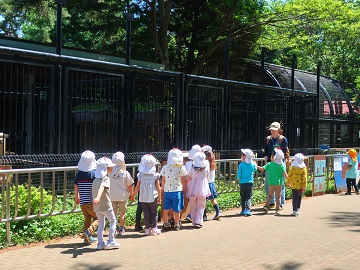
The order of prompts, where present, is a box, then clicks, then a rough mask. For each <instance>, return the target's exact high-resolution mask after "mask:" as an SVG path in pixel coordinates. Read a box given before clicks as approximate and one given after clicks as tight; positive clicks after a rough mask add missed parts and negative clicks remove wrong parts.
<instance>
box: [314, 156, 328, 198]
mask: <svg viewBox="0 0 360 270" xmlns="http://www.w3.org/2000/svg"><path fill="white" fill-rule="evenodd" d="M325 173H326V156H325V155H318V156H314V183H313V195H323V194H324V193H325Z"/></svg>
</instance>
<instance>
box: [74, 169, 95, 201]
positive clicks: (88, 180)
mask: <svg viewBox="0 0 360 270" xmlns="http://www.w3.org/2000/svg"><path fill="white" fill-rule="evenodd" d="M94 179H95V170H93V171H90V172H83V171H78V172H77V174H76V176H75V179H74V184H75V185H77V186H78V190H79V196H80V205H83V204H92V191H91V189H92V183H93V181H94Z"/></svg>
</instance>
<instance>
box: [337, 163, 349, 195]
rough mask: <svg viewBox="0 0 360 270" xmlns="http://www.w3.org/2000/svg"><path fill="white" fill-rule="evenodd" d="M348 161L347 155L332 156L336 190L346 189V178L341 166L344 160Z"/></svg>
mask: <svg viewBox="0 0 360 270" xmlns="http://www.w3.org/2000/svg"><path fill="white" fill-rule="evenodd" d="M347 161H348V157H347V156H335V157H334V179H335V185H336V189H337V191H338V192H341V191H347V187H346V178H345V175H343V173H342V167H343V165H344V163H345V162H347Z"/></svg>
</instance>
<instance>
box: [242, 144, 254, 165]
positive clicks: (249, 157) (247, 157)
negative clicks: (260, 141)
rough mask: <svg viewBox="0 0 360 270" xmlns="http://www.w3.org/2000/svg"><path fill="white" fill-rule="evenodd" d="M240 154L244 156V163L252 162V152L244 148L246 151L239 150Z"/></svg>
mask: <svg viewBox="0 0 360 270" xmlns="http://www.w3.org/2000/svg"><path fill="white" fill-rule="evenodd" d="M241 152H242V153H243V154H244V155H245V162H246V163H251V162H253V160H252V159H253V158H254V152H253V151H251V150H250V149H248V148H246V149H241Z"/></svg>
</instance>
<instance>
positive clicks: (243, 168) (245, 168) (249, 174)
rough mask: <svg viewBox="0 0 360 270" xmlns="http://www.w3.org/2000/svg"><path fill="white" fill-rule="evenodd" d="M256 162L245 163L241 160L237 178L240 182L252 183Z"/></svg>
mask: <svg viewBox="0 0 360 270" xmlns="http://www.w3.org/2000/svg"><path fill="white" fill-rule="evenodd" d="M256 170H257V168H256V164H255V163H254V162H251V163H246V162H244V161H243V162H241V163H240V164H239V168H238V172H237V178H238V179H239V183H240V184H247V183H254V172H256Z"/></svg>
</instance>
